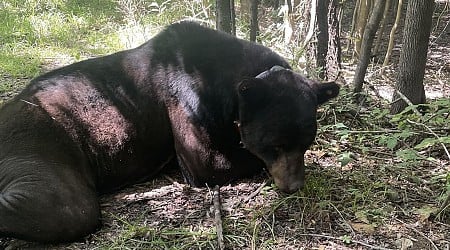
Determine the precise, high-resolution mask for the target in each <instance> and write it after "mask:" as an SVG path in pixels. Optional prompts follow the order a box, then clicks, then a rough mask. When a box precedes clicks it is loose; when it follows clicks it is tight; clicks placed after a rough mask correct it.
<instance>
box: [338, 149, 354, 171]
mask: <svg viewBox="0 0 450 250" xmlns="http://www.w3.org/2000/svg"><path fill="white" fill-rule="evenodd" d="M338 159H339V162H340V163H341V167H343V166H345V165H347V164H349V163H350V162H351V161H352V160H353V159H352V153H350V152H344V153H342V154H341V155H339V157H338Z"/></svg>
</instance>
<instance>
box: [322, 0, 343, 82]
mask: <svg viewBox="0 0 450 250" xmlns="http://www.w3.org/2000/svg"><path fill="white" fill-rule="evenodd" d="M339 30H340V23H339V9H338V1H337V0H330V2H329V4H328V51H327V57H326V62H327V65H326V71H327V72H326V75H325V77H326V79H327V80H336V79H337V78H338V76H339V73H340V71H341V52H342V50H341V37H340V33H339Z"/></svg>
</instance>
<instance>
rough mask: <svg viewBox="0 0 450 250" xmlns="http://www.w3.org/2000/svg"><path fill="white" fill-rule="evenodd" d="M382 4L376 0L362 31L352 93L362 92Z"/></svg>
mask: <svg viewBox="0 0 450 250" xmlns="http://www.w3.org/2000/svg"><path fill="white" fill-rule="evenodd" d="M427 1H428V0H427ZM384 4H385V0H376V2H375V6H374V8H373V11H372V15H371V16H370V18H369V22H368V23H367V25H366V28H365V30H364V35H363V39H362V43H361V54H360V57H359V62H358V65H357V66H356V71H355V77H354V78H353V87H354V89H353V92H354V93H360V92H361V90H362V86H363V82H364V76H365V75H366V72H367V66H368V65H369V61H370V57H371V52H372V44H373V40H374V37H375V34H376V32H377V29H378V26H379V24H380V20H381V16H382V15H383V10H384Z"/></svg>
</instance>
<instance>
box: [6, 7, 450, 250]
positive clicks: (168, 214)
mask: <svg viewBox="0 0 450 250" xmlns="http://www.w3.org/2000/svg"><path fill="white" fill-rule="evenodd" d="M440 8H441V9H440V10H441V12H442V13H444V14H443V15H442V17H441V19H440V20H439V22H437V21H435V23H436V25H435V26H434V27H435V28H434V30H433V34H432V43H431V47H430V53H429V61H428V63H427V69H426V78H425V84H426V89H427V96H428V97H447V98H449V97H450V87H449V86H450V85H449V81H450V80H449V79H450V64H449V62H450V47H449V44H448V41H450V27H448V26H449V23H450V19H449V17H450V12H449V10H448V7H447V5H445V4H443V5H441V6H440ZM441 12H439V13H441ZM400 49H401V46H400V45H397V46H396V48H395V51H394V53H397V54H398V52H399V50H400ZM393 58H398V57H396V55H395V54H394V56H393ZM394 65H395V64H394ZM352 67H353V66H350V65H348V66H346V68H345V71H346V72H350V73H349V75H347V77H348V78H349V79H350V77H351V72H352V69H353V68H352ZM378 70H379V67H378V66H373V67H372V68H371V69H370V72H369V76H368V77H367V81H368V82H369V83H370V84H372V85H373V86H374V89H375V90H376V92H378V93H379V94H380V96H383V97H386V98H389V97H390V95H391V94H390V93H392V90H391V88H392V85H391V84H390V83H392V82H394V79H395V76H394V73H395V66H392V67H390V68H389V69H387V73H388V74H387V78H385V79H382V78H380V77H378V76H377V71H378ZM1 80H2V79H0V81H1ZM11 80H13V81H14V83H15V84H16V85H15V86H20V87H17V88H15V89H13V90H12V91H10V92H4V93H0V98H1V99H3V100H6V99H9V98H11V97H12V96H13V95H14V94H15V93H16V92H17V91H18V90H19V89H20V88H21V86H23V84H24V83H25V82H26V81H27V79H10V78H9V77H6V76H5V77H3V81H11ZM17 83H20V84H18V85H17ZM339 102H340V101H339V100H337V101H334V102H332V103H330V104H329V105H327V106H326V107H324V108H322V109H321V110H320V115H319V118H320V119H319V122H320V123H321V125H322V126H326V125H327V124H330V123H333V122H349V123H352V122H355V123H357V122H358V119H357V118H356V117H354V116H353V114H348V113H345V112H339V107H340V103H339ZM367 112H370V110H368V111H367ZM361 129H362V127H361ZM367 143H370V142H367ZM346 148H347V149H352V145H349V144H347V143H346V142H345V140H341V138H339V136H337V135H336V134H333V132H332V131H330V130H325V132H324V133H321V134H319V135H318V138H317V143H316V145H314V146H313V147H312V148H311V150H310V151H309V152H308V153H307V156H306V157H307V165H308V168H307V172H306V178H307V179H308V183H309V184H307V187H306V190H302V191H299V192H298V193H296V194H293V195H286V194H283V193H281V192H279V191H278V190H277V189H276V188H275V187H274V186H273V184H272V183H271V181H270V178H269V177H268V175H267V174H266V173H261V174H260V175H258V176H256V177H255V178H252V179H247V180H243V181H240V182H237V183H231V184H230V185H227V186H224V187H221V189H220V194H221V205H222V208H221V211H222V220H223V226H224V238H225V245H226V246H227V249H450V215H449V214H448V210H447V214H441V218H440V219H439V218H437V217H438V215H436V214H433V212H434V211H436V208H437V207H438V206H439V202H440V201H438V200H437V197H439V196H440V195H441V194H442V192H443V185H444V182H445V177H444V180H443V179H442V176H445V174H446V173H448V171H450V164H449V161H448V159H446V158H445V155H444V153H443V152H441V155H438V157H437V158H438V162H427V161H422V162H420V163H418V164H413V165H408V164H402V163H401V162H398V159H396V158H395V157H394V155H395V154H394V153H393V152H392V151H389V150H387V149H385V148H373V149H372V150H371V151H368V152H365V153H364V154H362V153H361V152H359V151H356V150H355V151H354V152H355V153H354V155H352V159H353V161H352V162H351V163H350V164H347V165H345V166H341V163H340V160H339V159H338V157H339V156H338V154H337V152H340V151H344V149H346ZM349 151H351V150H349ZM439 176H441V177H439ZM183 183H184V181H183V178H182V177H181V176H180V174H179V172H178V171H177V170H176V169H170V170H168V171H167V172H166V173H164V174H162V175H161V176H158V177H157V178H155V179H154V180H151V181H149V182H146V183H142V184H138V185H135V186H132V187H129V188H126V189H123V190H121V191H119V192H117V193H113V194H108V195H104V196H102V197H101V207H102V216H103V225H102V227H101V228H100V229H99V230H98V231H97V232H96V233H94V234H92V235H89V236H87V237H86V238H84V239H82V240H81V241H80V242H76V243H71V244H60V245H42V244H35V243H29V242H24V241H20V240H14V239H0V248H1V247H4V248H6V249H114V248H115V249H217V244H216V229H215V222H214V209H213V202H212V193H211V190H210V188H192V187H189V186H187V185H186V184H183ZM211 188H212V187H211Z"/></svg>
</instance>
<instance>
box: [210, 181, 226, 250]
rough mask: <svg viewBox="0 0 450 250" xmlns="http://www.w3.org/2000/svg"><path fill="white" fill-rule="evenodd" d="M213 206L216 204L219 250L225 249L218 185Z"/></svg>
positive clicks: (215, 219) (215, 222)
mask: <svg viewBox="0 0 450 250" xmlns="http://www.w3.org/2000/svg"><path fill="white" fill-rule="evenodd" d="M213 204H214V224H216V233H217V243H218V245H219V249H220V250H223V249H225V243H224V242H223V229H222V218H221V215H220V187H219V186H218V185H216V186H215V187H214V190H213Z"/></svg>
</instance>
